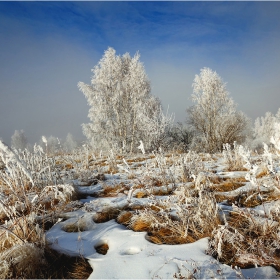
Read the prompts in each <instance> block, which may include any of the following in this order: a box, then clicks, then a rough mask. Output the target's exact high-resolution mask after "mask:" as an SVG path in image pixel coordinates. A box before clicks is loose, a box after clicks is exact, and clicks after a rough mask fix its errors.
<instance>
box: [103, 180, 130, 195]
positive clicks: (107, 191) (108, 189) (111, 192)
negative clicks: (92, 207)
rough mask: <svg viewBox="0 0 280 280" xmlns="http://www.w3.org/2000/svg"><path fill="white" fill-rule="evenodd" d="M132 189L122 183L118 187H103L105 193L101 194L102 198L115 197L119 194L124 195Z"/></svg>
mask: <svg viewBox="0 0 280 280" xmlns="http://www.w3.org/2000/svg"><path fill="white" fill-rule="evenodd" d="M129 189H130V187H129V186H126V185H125V184H124V183H120V184H118V185H113V186H107V185H105V186H103V191H102V193H101V196H102V197H115V196H117V195H118V194H119V193H124V192H125V191H128V190H129Z"/></svg>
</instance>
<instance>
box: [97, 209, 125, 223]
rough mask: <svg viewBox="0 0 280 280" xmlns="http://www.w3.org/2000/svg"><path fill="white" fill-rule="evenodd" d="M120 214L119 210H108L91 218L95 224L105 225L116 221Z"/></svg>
mask: <svg viewBox="0 0 280 280" xmlns="http://www.w3.org/2000/svg"><path fill="white" fill-rule="evenodd" d="M119 214H120V210H119V209H116V208H109V209H106V210H104V211H103V212H98V213H96V215H95V216H94V218H93V221H94V222H95V223H105V222H108V221H110V220H112V219H116V218H117V217H118V215H119Z"/></svg>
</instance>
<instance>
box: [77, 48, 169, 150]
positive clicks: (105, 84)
mask: <svg viewBox="0 0 280 280" xmlns="http://www.w3.org/2000/svg"><path fill="white" fill-rule="evenodd" d="M139 59H140V55H139V53H136V54H135V56H134V57H131V56H130V55H129V54H128V53H125V54H124V55H122V56H120V55H116V51H115V50H114V49H113V48H108V49H107V50H106V51H105V53H104V56H103V57H102V59H101V60H100V61H99V63H98V64H97V65H96V66H95V67H94V68H93V69H92V72H93V76H92V79H91V84H90V85H87V84H85V83H83V82H79V83H78V87H79V89H80V90H81V91H82V92H83V93H84V95H85V97H86V99H87V101H88V104H89V105H90V107H91V108H90V109H89V114H88V117H89V119H90V121H91V122H90V123H88V124H83V125H82V127H83V132H84V134H85V136H86V137H87V138H88V139H89V140H90V141H91V142H92V144H94V145H95V146H96V145H99V146H100V144H102V146H103V148H105V147H107V148H109V147H112V146H114V145H117V147H119V148H122V149H123V151H126V152H132V151H133V150H135V149H136V148H137V146H138V145H139V141H140V140H142V141H143V142H144V145H145V146H151V143H152V142H154V141H153V140H151V137H153V138H154V139H155V138H157V137H158V134H159V133H162V131H163V130H164V129H163V128H159V126H165V125H164V124H163V123H164V122H165V121H166V120H165V119H164V118H163V117H162V111H161V104H160V102H159V100H158V99H157V98H155V97H154V96H152V95H151V94H150V91H151V88H150V82H149V80H148V77H147V75H146V73H145V69H144V66H143V64H142V63H141V62H140V60H139ZM156 122H158V126H157V125H156V131H155V130H154V126H155V123H156ZM152 127H153V128H152ZM152 130H153V133H154V134H150V135H149V134H148V133H147V132H151V131H152ZM155 134H157V135H156V137H155Z"/></svg>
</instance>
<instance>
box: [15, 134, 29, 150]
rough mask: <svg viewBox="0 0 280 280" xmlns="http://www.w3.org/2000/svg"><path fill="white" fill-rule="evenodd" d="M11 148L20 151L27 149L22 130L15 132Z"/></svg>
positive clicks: (25, 138)
mask: <svg viewBox="0 0 280 280" xmlns="http://www.w3.org/2000/svg"><path fill="white" fill-rule="evenodd" d="M11 146H12V148H13V149H17V150H22V151H23V150H24V149H25V148H27V137H26V136H25V133H24V131H23V130H15V132H14V134H13V136H12V138H11Z"/></svg>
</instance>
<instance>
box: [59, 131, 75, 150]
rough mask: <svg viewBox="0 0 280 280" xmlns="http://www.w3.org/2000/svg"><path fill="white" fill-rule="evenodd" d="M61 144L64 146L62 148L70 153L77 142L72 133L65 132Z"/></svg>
mask: <svg viewBox="0 0 280 280" xmlns="http://www.w3.org/2000/svg"><path fill="white" fill-rule="evenodd" d="M63 146H64V150H65V151H66V152H68V153H71V152H72V151H73V150H74V149H75V148H76V147H77V146H78V145H77V142H76V141H75V140H74V138H73V135H72V134H71V133H68V134H67V136H66V140H65V142H64V145H63Z"/></svg>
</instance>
